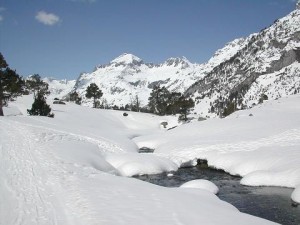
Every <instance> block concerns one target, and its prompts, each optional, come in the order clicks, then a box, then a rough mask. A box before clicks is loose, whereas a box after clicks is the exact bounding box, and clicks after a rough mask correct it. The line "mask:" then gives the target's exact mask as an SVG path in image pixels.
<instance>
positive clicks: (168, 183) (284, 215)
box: [135, 166, 300, 225]
mask: <svg viewBox="0 0 300 225" xmlns="http://www.w3.org/2000/svg"><path fill="white" fill-rule="evenodd" d="M168 174H169V175H168ZM170 174H172V175H170ZM135 178H137V179H140V180H143V181H146V182H150V183H153V184H157V185H160V186H164V187H178V186H180V185H181V184H183V183H185V182H187V181H190V180H195V179H206V180H210V181H212V182H213V183H215V184H216V185H217V186H218V187H219V193H218V197H219V198H220V199H222V200H224V201H226V202H229V203H231V204H232V205H234V206H235V207H236V208H238V209H239V210H240V211H241V212H244V213H248V214H251V215H254V216H258V217H261V218H265V219H268V220H271V221H274V222H277V223H280V224H284V225H299V224H300V205H299V206H297V205H295V204H292V201H291V199H290V196H291V193H292V191H293V189H291V188H280V187H249V186H243V185H241V184H240V180H241V178H240V177H237V176H231V175H230V174H228V173H225V172H223V171H219V170H215V169H210V168H203V167H200V166H197V167H191V168H180V169H179V170H178V171H176V172H172V173H162V174H156V175H142V176H135Z"/></svg>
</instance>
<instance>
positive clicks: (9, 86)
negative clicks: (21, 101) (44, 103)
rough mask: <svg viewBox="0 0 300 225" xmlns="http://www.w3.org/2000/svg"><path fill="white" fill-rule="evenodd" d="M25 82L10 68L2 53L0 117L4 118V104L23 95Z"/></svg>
mask: <svg viewBox="0 0 300 225" xmlns="http://www.w3.org/2000/svg"><path fill="white" fill-rule="evenodd" d="M23 87H24V81H23V79H22V78H21V77H20V76H19V75H18V74H17V73H16V71H14V70H11V69H10V68H9V67H8V64H7V62H6V61H5V59H4V57H3V55H2V54H1V53H0V116H3V109H2V107H3V103H4V101H7V100H9V99H11V98H14V97H16V96H18V95H21V94H22V93H23Z"/></svg>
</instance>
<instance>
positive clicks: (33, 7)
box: [0, 0, 295, 79]
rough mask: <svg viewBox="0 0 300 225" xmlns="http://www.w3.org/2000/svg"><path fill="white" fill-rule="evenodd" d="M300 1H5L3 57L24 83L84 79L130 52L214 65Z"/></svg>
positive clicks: (0, 38)
mask: <svg viewBox="0 0 300 225" xmlns="http://www.w3.org/2000/svg"><path fill="white" fill-rule="evenodd" d="M294 8H295V0H1V1H0V52H1V53H2V54H3V55H4V57H5V59H6V61H7V62H8V64H9V65H10V67H11V68H13V69H16V70H17V72H18V73H19V74H20V75H22V76H27V75H30V74H34V73H38V74H40V75H41V76H43V77H44V76H52V77H55V78H59V79H63V78H67V79H76V78H77V77H78V76H79V74H80V73H81V72H91V71H93V69H94V67H95V66H96V65H98V64H106V63H108V62H109V61H111V60H112V59H114V58H116V57H117V56H119V55H120V54H122V53H125V52H127V53H132V54H134V55H136V56H138V57H140V58H142V59H143V60H144V61H145V62H153V63H159V62H163V61H165V60H166V59H167V58H170V57H176V56H185V57H187V58H188V59H189V60H190V61H191V62H197V63H202V62H206V61H207V60H208V59H209V58H210V57H211V56H212V55H213V54H214V52H215V51H216V50H217V49H219V48H221V47H223V46H224V45H225V44H226V43H227V42H229V41H232V40H233V39H235V38H239V37H245V36H248V35H249V34H251V33H254V32H258V31H260V30H261V29H263V28H265V27H267V26H269V25H271V24H272V23H273V21H274V20H276V19H278V18H280V17H283V16H285V15H287V14H288V13H289V12H290V11H292V10H293V9H294Z"/></svg>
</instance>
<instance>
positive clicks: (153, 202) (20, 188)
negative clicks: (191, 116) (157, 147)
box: [0, 96, 274, 225]
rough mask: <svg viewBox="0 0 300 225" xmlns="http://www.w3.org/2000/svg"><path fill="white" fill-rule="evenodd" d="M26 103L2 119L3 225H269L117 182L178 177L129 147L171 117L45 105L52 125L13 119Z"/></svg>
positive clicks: (184, 192) (192, 197)
mask: <svg viewBox="0 0 300 225" xmlns="http://www.w3.org/2000/svg"><path fill="white" fill-rule="evenodd" d="M31 103H32V96H24V97H22V98H19V99H18V100H17V101H16V102H14V103H12V104H10V106H9V107H10V108H9V109H8V108H5V109H4V110H5V114H6V115H7V116H5V117H0V136H1V139H0V224H1V225H12V224H24V225H34V224H38V225H42V224H49V225H50V224H64V225H68V224H72V225H79V224H80V225H81V224H89V225H92V224H108V225H109V224H112V225H116V224H157V225H159V224H162V225H168V224H170V225H171V224H172V225H173V224H199V221H201V223H204V224H208V225H216V224H241V225H254V224H255V225H264V224H265V225H267V224H270V225H271V224H274V223H272V222H269V221H266V220H263V219H259V218H257V217H253V216H250V215H247V214H243V213H240V212H239V211H238V210H236V208H234V207H233V206H231V205H230V204H228V203H226V202H223V201H221V200H219V198H218V197H217V196H215V195H214V194H213V193H210V192H208V191H206V190H201V189H193V188H164V187H159V186H156V185H152V184H149V183H144V182H142V181H138V180H136V179H132V178H125V177H120V176H116V175H118V174H122V172H124V173H127V172H132V171H133V170H135V172H136V173H143V171H148V172H149V171H150V172H151V171H152V172H159V171H160V172H161V171H169V170H174V169H176V167H177V164H176V163H175V162H172V160H170V159H168V158H166V157H162V156H159V155H155V154H154V155H151V156H150V155H149V154H139V153H137V152H136V151H137V146H136V145H135V143H134V142H133V141H132V138H133V137H136V136H140V135H146V134H150V133H159V134H161V135H162V134H163V133H165V132H166V130H164V129H162V128H161V127H160V122H161V120H167V121H169V122H170V123H172V121H174V118H173V117H155V116H153V115H149V114H141V113H130V114H129V115H128V116H127V117H123V115H122V113H121V112H119V111H110V110H99V109H91V108H87V107H81V106H77V105H73V104H67V105H51V106H52V108H53V111H54V113H55V118H47V117H29V116H25V115H24V116H22V115H19V114H21V113H23V112H24V111H26V108H29V107H30V104H31ZM8 112H10V116H9V115H8V114H9V113H8ZM16 115H18V116H16ZM125 175H126V174H125Z"/></svg>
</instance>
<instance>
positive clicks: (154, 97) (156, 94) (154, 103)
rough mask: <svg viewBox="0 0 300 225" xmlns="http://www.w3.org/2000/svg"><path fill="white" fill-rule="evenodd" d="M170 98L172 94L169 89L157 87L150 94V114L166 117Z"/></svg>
mask: <svg viewBox="0 0 300 225" xmlns="http://www.w3.org/2000/svg"><path fill="white" fill-rule="evenodd" d="M169 98H170V92H169V91H168V89H167V88H165V87H162V88H161V87H160V86H155V87H154V88H153V90H152V92H151V93H150V97H149V98H148V100H149V103H148V106H149V109H150V112H152V113H155V114H158V115H165V114H166V110H167V106H168V100H169Z"/></svg>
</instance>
